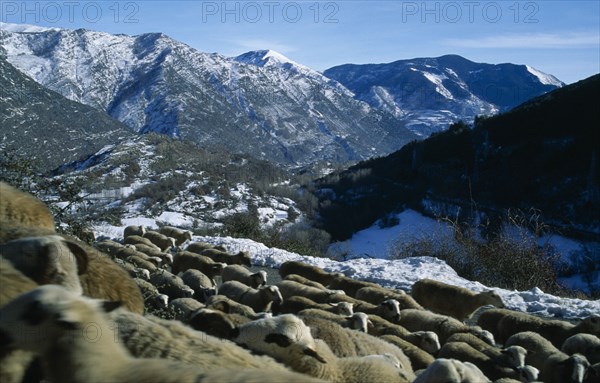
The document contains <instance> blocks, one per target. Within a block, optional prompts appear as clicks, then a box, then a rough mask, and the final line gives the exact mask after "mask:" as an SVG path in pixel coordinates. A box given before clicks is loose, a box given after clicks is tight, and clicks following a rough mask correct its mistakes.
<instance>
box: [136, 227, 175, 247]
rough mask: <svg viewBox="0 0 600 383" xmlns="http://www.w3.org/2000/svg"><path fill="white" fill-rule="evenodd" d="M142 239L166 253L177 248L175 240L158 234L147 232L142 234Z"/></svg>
mask: <svg viewBox="0 0 600 383" xmlns="http://www.w3.org/2000/svg"><path fill="white" fill-rule="evenodd" d="M144 238H146V239H148V240H150V241H151V242H152V243H153V244H155V245H156V246H158V247H159V248H160V251H167V250H170V249H175V248H177V245H176V244H175V242H176V241H175V238H172V237H167V236H166V235H163V234H161V233H159V232H156V231H152V230H148V231H146V233H145V234H144Z"/></svg>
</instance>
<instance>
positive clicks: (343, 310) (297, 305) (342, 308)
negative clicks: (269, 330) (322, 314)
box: [273, 295, 354, 316]
mask: <svg viewBox="0 0 600 383" xmlns="http://www.w3.org/2000/svg"><path fill="white" fill-rule="evenodd" d="M309 308H313V309H320V310H323V311H329V312H331V313H334V314H338V315H342V316H351V315H352V314H354V308H353V304H352V303H349V302H337V303H317V302H315V301H313V300H312V299H309V298H306V297H303V296H296V295H293V296H291V297H286V298H285V299H284V300H283V302H282V303H281V304H280V305H278V306H277V311H278V312H282V313H285V314H296V313H298V312H299V311H302V310H304V309H309ZM273 311H275V307H274V308H273Z"/></svg>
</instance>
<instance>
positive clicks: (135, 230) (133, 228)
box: [123, 225, 147, 238]
mask: <svg viewBox="0 0 600 383" xmlns="http://www.w3.org/2000/svg"><path fill="white" fill-rule="evenodd" d="M146 230H147V229H146V226H144V225H141V226H137V225H129V226H127V227H126V228H125V230H124V231H123V238H127V237H130V236H132V235H137V236H140V237H143V236H144V234H146Z"/></svg>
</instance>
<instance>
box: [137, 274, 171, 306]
mask: <svg viewBox="0 0 600 383" xmlns="http://www.w3.org/2000/svg"><path fill="white" fill-rule="evenodd" d="M133 280H134V281H135V283H136V285H138V287H139V288H140V291H141V292H142V296H143V297H144V303H145V304H147V305H150V306H152V307H154V308H156V309H166V308H167V307H168V306H169V296H168V295H166V294H161V293H160V292H159V291H158V289H157V288H156V287H155V286H154V285H153V284H152V283H150V282H148V281H145V280H143V279H140V278H133Z"/></svg>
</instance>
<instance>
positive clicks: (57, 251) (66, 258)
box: [0, 235, 89, 294]
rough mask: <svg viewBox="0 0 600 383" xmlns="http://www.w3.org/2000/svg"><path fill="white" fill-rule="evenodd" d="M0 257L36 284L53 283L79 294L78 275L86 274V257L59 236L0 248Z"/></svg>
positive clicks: (14, 242)
mask: <svg viewBox="0 0 600 383" xmlns="http://www.w3.org/2000/svg"><path fill="white" fill-rule="evenodd" d="M0 254H1V255H2V256H3V257H4V258H5V259H7V260H9V261H10V262H11V263H12V264H13V266H14V267H15V268H16V269H18V270H19V271H21V272H22V273H23V274H25V275H26V276H28V277H29V278H31V279H33V280H34V281H35V282H37V283H38V284H42V285H43V284H47V283H54V284H57V285H61V286H64V287H66V288H68V289H70V290H71V291H73V292H76V293H78V294H81V293H82V291H83V289H82V287H81V283H80V280H79V274H83V273H85V272H86V271H87V266H88V263H89V259H88V254H87V253H86V251H85V250H84V249H83V248H82V247H81V246H80V245H79V244H78V243H76V242H74V241H69V240H66V239H65V238H63V237H61V236H59V235H49V236H43V237H28V238H21V239H15V240H12V241H9V242H7V243H4V244H1V245H0Z"/></svg>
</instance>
